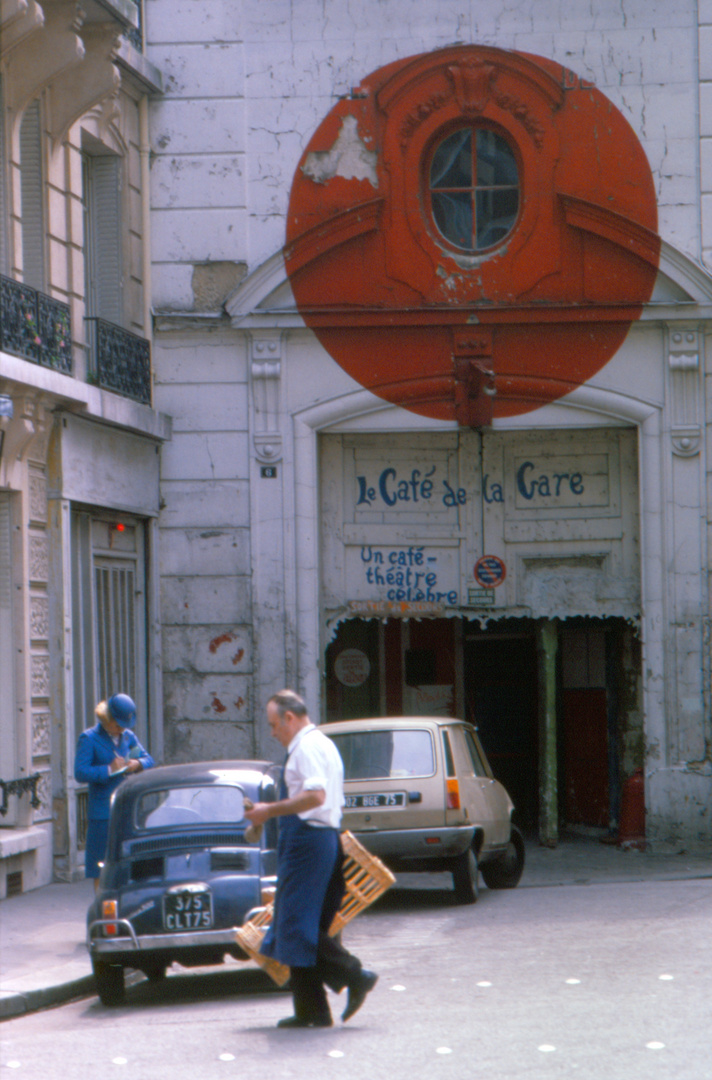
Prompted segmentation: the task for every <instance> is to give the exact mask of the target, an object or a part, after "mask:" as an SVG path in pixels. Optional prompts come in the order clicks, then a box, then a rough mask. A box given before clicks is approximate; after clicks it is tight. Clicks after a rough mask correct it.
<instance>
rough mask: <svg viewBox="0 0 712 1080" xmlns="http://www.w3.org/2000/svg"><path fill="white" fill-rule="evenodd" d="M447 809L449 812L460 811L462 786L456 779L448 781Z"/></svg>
mask: <svg viewBox="0 0 712 1080" xmlns="http://www.w3.org/2000/svg"><path fill="white" fill-rule="evenodd" d="M447 808H448V810H459V809H460V785H459V784H458V782H457V779H456V778H455V777H452V778H451V779H448V781H447Z"/></svg>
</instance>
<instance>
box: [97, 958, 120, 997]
mask: <svg viewBox="0 0 712 1080" xmlns="http://www.w3.org/2000/svg"><path fill="white" fill-rule="evenodd" d="M92 967H93V968H94V982H95V983H96V992H97V994H98V995H99V1000H100V1001H101V1003H102V1005H109V1006H111V1005H122V1004H123V1001H124V969H123V968H122V967H121V965H120V964H107V963H105V962H104V961H103V960H94V961H93V962H92Z"/></svg>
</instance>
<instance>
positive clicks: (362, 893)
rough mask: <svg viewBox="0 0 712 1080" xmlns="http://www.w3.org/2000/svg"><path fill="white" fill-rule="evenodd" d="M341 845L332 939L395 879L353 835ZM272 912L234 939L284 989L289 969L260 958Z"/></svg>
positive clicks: (270, 908)
mask: <svg viewBox="0 0 712 1080" xmlns="http://www.w3.org/2000/svg"><path fill="white" fill-rule="evenodd" d="M341 846H342V847H343V849H344V856H345V857H344V880H345V882H346V893H345V895H344V898H343V900H342V901H341V907H340V908H339V910H338V911H337V913H336V915H335V916H334V919H333V922H332V924H331V926H330V927H329V934H330V935H331V937H335V936H336V934H339V933H341V931H342V930H343V928H344V927H345V926H346V924H347V923H348V922H350V921H351V919H353V918H354V917H355V916H356V915H358V913H359V912H360V911H363V910H364V908H367V907H368V906H369V904H372V903H373V901H374V900H377V899H378V897H379V896H381V895H382V894H383V893H384V892H385V891H386V889H390V887H391V885H392V884H393V883H394V881H395V880H396V879H395V877H394V876H393V874H392V873H391V872H390V870H389V869H388V867H386V866H384V865H383V863H382V862H381V860H380V859H378V858H376V856H375V855H371V853H370V852H369V851H366V849H365V847H363V845H362V844H359V842H358V840H357V839H356V837H355V836H353V834H352V833H350V832H343V833H342V834H341ZM273 909H274V905H273V904H268V905H267V906H266V907H264V908H262V909H261V910H260V911H259V912H258V913H257V914H256V915H254V916H253V917H252V918H251V919H250V921H249V922H246V923H245V925H244V926H241V927H240V929H239V930H238V931H237V935H236V936H237V943H238V945H239V946H240V948H241V949H243V950H244V951H245V952H246V953H247V955H248V956H250V957H251V958H252V959H253V960H254V961H255V962H256V963H258V964H259V965H260V967H261V968H263V969H264V970H265V971H266V972H267V974H268V975H269V976H271V978H272V979H274V981H275V982H276V983H277V986H284V984H285V983H286V982H287V980H288V979H289V968H288V967H287V966H286V965H285V964H280V963H279V961H278V960H273V959H272V958H271V957H270V956H263V955H262V953H261V952H260V946H261V944H262V939H263V937H264V936H265V933H266V931H267V927H268V926H269V925H270V923H271V922H272V912H273Z"/></svg>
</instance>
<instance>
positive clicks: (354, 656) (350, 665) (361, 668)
mask: <svg viewBox="0 0 712 1080" xmlns="http://www.w3.org/2000/svg"><path fill="white" fill-rule="evenodd" d="M334 674H335V675H336V678H337V679H338V680H339V682H340V683H341V685H342V686H361V684H362V683H365V682H366V679H367V678H368V676H369V675H370V674H371V661H370V660H369V659H368V657H367V656H366V653H365V652H361V650H360V649H342V650H341V652H340V653H339V655H338V656H337V657H336V660H335V661H334Z"/></svg>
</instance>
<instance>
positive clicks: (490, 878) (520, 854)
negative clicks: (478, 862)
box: [482, 825, 524, 889]
mask: <svg viewBox="0 0 712 1080" xmlns="http://www.w3.org/2000/svg"><path fill="white" fill-rule="evenodd" d="M523 870H524V837H523V836H522V834H521V833H520V831H519V829H518V828H517V826H516V825H512V832H511V834H510V837H509V843H508V844H507V849H506V851H505V852H504V855H502V856H501V858H499V859H497V861H496V862H490V863H484V864H483V866H482V877H483V878H484V881H485V885H486V886H487V888H488V889H514V888H516V886H517V885H518V884H519V881H520V878H521V876H522V871H523Z"/></svg>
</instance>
